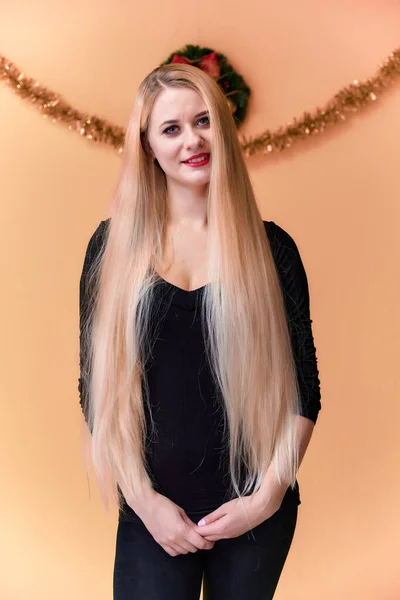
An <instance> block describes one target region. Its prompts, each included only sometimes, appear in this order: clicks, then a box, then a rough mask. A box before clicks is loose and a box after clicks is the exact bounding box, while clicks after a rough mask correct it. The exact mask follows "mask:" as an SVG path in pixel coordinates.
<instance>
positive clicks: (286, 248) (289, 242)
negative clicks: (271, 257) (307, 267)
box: [263, 221, 298, 257]
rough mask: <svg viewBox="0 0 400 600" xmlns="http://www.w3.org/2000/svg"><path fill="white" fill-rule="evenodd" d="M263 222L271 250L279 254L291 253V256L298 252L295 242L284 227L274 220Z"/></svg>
mask: <svg viewBox="0 0 400 600" xmlns="http://www.w3.org/2000/svg"><path fill="white" fill-rule="evenodd" d="M263 223H264V227H265V231H266V233H267V235H268V239H269V241H270V244H271V247H272V251H273V252H275V253H276V252H278V254H279V255H280V256H283V255H290V254H292V257H294V256H295V255H296V254H298V248H297V244H296V242H295V241H294V239H293V237H292V236H291V235H290V234H289V233H288V231H286V229H284V228H283V227H281V226H280V225H278V224H277V223H275V222H274V221H263Z"/></svg>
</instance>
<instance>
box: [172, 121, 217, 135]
mask: <svg viewBox="0 0 400 600" xmlns="http://www.w3.org/2000/svg"><path fill="white" fill-rule="evenodd" d="M203 119H207V120H208V122H210V119H209V117H201V118H200V119H199V120H198V121H197V122H199V121H202V120H203ZM173 127H177V125H170V126H169V127H167V128H166V129H164V131H163V133H165V134H167V135H171V134H169V133H167V131H168V130H169V129H172V128H173Z"/></svg>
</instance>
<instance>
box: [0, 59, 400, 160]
mask: <svg viewBox="0 0 400 600" xmlns="http://www.w3.org/2000/svg"><path fill="white" fill-rule="evenodd" d="M399 77H400V48H398V49H396V50H395V51H393V52H391V53H390V54H389V56H388V57H387V58H386V59H385V60H384V61H383V62H382V63H380V65H379V69H378V72H377V73H376V75H374V76H373V77H371V78H370V79H366V80H364V81H362V82H360V81H358V80H354V81H353V82H352V83H351V84H350V85H348V86H346V87H344V88H342V89H341V90H340V91H339V92H338V93H337V94H335V96H334V97H333V98H332V99H331V100H330V101H329V102H328V103H327V104H326V105H325V106H324V107H323V108H316V109H315V110H314V112H313V113H308V112H305V113H304V114H303V116H302V117H300V118H294V119H293V120H292V121H291V122H289V123H288V124H287V125H286V126H283V127H280V128H279V129H277V130H276V131H270V130H269V129H267V130H265V131H264V132H263V133H261V134H260V135H258V136H256V137H249V136H239V139H240V143H241V146H242V149H243V151H244V153H245V155H246V156H251V155H252V154H254V153H256V152H263V153H264V154H271V153H274V152H281V151H282V150H285V149H287V148H290V147H291V146H293V144H294V143H296V142H298V141H299V140H304V139H307V138H310V137H311V136H315V135H320V134H321V133H324V131H325V130H326V129H327V128H328V127H331V126H333V125H336V124H338V123H341V122H343V121H345V120H348V119H349V118H350V117H351V116H352V115H354V114H355V113H358V112H360V111H361V110H362V109H363V108H366V107H367V106H368V105H370V104H371V103H373V102H375V101H376V100H377V99H378V97H379V95H380V94H382V93H383V92H384V91H385V89H386V88H388V87H389V86H390V85H391V84H392V83H394V82H395V81H396V80H397V79H398V78H399ZM0 80H1V81H4V83H6V84H8V85H9V86H10V87H11V89H12V90H13V92H14V93H16V94H17V95H18V96H20V97H21V98H23V99H24V100H28V101H29V102H30V103H31V104H34V105H35V106H36V107H37V108H38V109H39V110H40V112H41V113H42V115H43V118H50V119H51V120H52V121H53V122H54V123H55V122H56V121H58V122H61V123H65V124H66V125H67V126H68V128H69V129H71V130H75V131H77V132H78V133H79V134H80V135H81V136H83V137H85V138H87V139H88V140H92V141H94V142H100V143H103V144H107V145H109V146H112V147H113V148H115V149H116V150H117V152H118V153H119V154H120V153H121V152H122V149H123V144H124V138H125V130H124V128H123V127H120V126H118V125H114V124H113V123H111V122H110V121H107V120H106V119H103V118H101V117H98V116H96V115H90V114H88V113H84V112H82V111H80V110H78V109H76V108H74V107H73V106H71V105H70V104H68V102H66V101H65V100H64V99H63V98H62V96H60V95H59V94H55V93H54V92H52V91H51V90H49V89H48V88H47V87H45V86H43V85H41V84H40V83H39V82H38V81H35V80H34V79H32V78H30V77H27V76H26V75H25V74H24V73H23V72H21V71H20V70H19V69H18V67H16V66H15V65H14V64H13V63H12V62H11V61H9V60H7V59H6V58H5V57H4V56H1V55H0Z"/></svg>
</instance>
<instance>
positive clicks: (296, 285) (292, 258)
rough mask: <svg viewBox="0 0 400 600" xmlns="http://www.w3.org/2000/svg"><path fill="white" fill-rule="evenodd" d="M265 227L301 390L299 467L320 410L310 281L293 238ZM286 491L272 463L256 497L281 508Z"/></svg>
mask: <svg viewBox="0 0 400 600" xmlns="http://www.w3.org/2000/svg"><path fill="white" fill-rule="evenodd" d="M265 226H266V230H267V234H268V237H269V240H270V243H271V250H272V253H273V256H274V260H275V264H276V267H277V271H278V276H279V280H280V284H281V289H282V294H283V298H284V303H285V311H286V316H287V321H288V326H289V332H290V337H291V342H292V349H293V354H294V359H295V363H296V372H297V377H298V382H299V388H300V404H301V415H296V426H297V427H298V433H299V466H300V464H301V462H302V460H303V458H304V455H305V452H306V450H307V447H308V444H309V442H310V439H311V436H312V433H313V430H314V426H315V423H316V421H317V418H318V414H319V411H320V409H321V391H320V380H319V372H318V361H317V355H316V348H315V346H314V338H313V332H312V325H311V324H312V320H311V317H310V296H309V289H308V280H307V275H306V271H305V268H304V265H303V261H302V259H301V256H300V253H299V250H298V248H297V245H296V243H295V241H294V240H293V238H292V237H291V236H290V235H289V234H288V233H287V232H286V231H285V230H284V229H282V228H281V227H279V225H276V224H275V223H274V222H271V221H267V222H265ZM287 489H288V486H287V485H286V484H279V482H278V480H277V479H276V476H275V469H274V464H273V463H272V464H271V465H270V467H269V468H268V470H267V472H266V475H265V478H264V481H263V483H262V485H261V487H260V489H259V490H258V491H257V492H256V493H255V497H256V498H257V502H259V503H260V505H262V506H264V505H266V504H267V503H269V502H271V503H272V504H274V505H277V506H278V508H279V506H280V505H281V503H282V500H283V497H284V495H285V493H286V490H287Z"/></svg>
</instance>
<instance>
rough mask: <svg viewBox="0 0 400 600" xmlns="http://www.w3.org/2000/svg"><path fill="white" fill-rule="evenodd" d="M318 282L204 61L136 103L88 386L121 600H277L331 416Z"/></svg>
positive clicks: (95, 306) (155, 78)
mask: <svg viewBox="0 0 400 600" xmlns="http://www.w3.org/2000/svg"><path fill="white" fill-rule="evenodd" d="M311 323H312V321H311V319H310V310H309V294H308V285H307V277H306V273H305V270H304V267H303V264H302V260H301V258H300V255H299V251H298V249H297V246H296V244H295V242H294V240H293V239H292V237H291V236H290V235H289V234H288V233H286V231H285V230H284V229H282V228H281V227H280V226H278V225H277V224H275V223H274V222H273V221H263V220H262V218H261V215H260V212H259V209H258V207H257V203H256V199H255V196H254V192H253V189H252V185H251V182H250V179H249V175H248V172H247V169H246V165H245V162H244V159H243V154H242V150H241V147H240V144H239V141H238V136H237V131H236V127H235V123H234V119H233V117H232V114H231V112H230V109H229V107H228V104H227V102H226V98H225V96H224V94H223V92H222V91H221V89H220V88H219V86H218V85H217V83H216V82H215V81H214V80H213V79H212V78H210V77H209V76H208V75H207V74H205V73H204V72H203V71H202V70H200V69H198V68H196V67H193V66H191V65H182V64H179V65H176V64H169V65H166V66H162V67H158V68H156V69H154V71H152V72H151V73H150V74H149V75H148V76H147V77H146V78H145V79H144V81H143V82H142V84H141V85H140V88H139V90H138V93H137V95H136V98H135V102H134V106H133V111H132V115H131V117H130V120H129V125H128V129H127V133H126V139H125V146H124V151H123V156H122V168H121V173H120V177H119V180H118V185H117V187H116V191H115V195H114V202H113V211H112V215H111V216H109V217H108V218H106V219H105V220H103V221H101V222H100V224H99V226H98V227H97V229H96V231H95V232H94V233H93V235H92V237H91V239H90V241H89V244H88V247H87V251H86V256H85V260H84V265H83V270H82V276H81V282H80V348H81V352H80V368H81V373H80V379H79V391H80V398H81V405H82V409H83V413H84V415H85V418H86V421H87V424H88V429H87V430H88V431H90V433H91V436H87V437H88V438H89V439H90V443H91V456H92V461H93V465H94V468H95V472H96V476H97V478H98V481H99V486H100V491H101V495H102V498H103V501H105V503H106V505H107V506H108V502H109V501H110V500H111V501H112V502H115V503H116V504H117V506H118V509H119V513H118V514H119V520H118V530H117V537H116V552H115V564H114V600H128V599H129V600H133V599H135V600H136V599H137V600H198V598H199V596H200V589H201V585H202V582H203V597H204V600H228V599H229V600H244V599H245V600H261V599H263V600H267V599H269V598H272V597H273V595H274V591H275V588H276V586H277V583H278V579H279V576H280V574H281V571H282V568H283V565H284V563H285V560H286V557H287V554H288V551H289V548H290V545H291V542H292V538H293V534H294V530H295V526H296V519H297V510H298V505H299V504H300V496H299V487H298V483H297V480H296V473H297V470H298V468H299V465H300V463H301V460H302V458H303V456H304V453H305V450H306V448H307V445H308V443H309V440H310V437H311V434H312V430H313V427H314V424H315V422H316V420H317V415H318V412H319V410H320V385H319V384H320V381H319V378H318V368H317V358H316V350H315V347H314V343H313V334H312V329H311Z"/></svg>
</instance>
